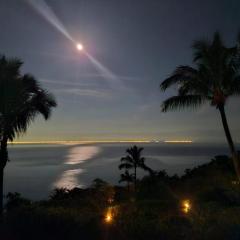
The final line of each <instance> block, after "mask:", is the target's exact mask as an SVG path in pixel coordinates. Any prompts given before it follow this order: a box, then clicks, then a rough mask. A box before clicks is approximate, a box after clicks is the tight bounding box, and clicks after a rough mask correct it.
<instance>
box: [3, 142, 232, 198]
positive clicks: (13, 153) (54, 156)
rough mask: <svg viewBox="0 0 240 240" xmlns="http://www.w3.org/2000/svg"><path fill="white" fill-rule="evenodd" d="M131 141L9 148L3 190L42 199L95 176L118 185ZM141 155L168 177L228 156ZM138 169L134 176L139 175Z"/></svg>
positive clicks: (207, 150) (217, 148)
mask: <svg viewBox="0 0 240 240" xmlns="http://www.w3.org/2000/svg"><path fill="white" fill-rule="evenodd" d="M131 145H133V144H131V143H104V144H103V143H101V144H81V145H10V146H9V158H10V162H8V164H7V167H6V169H5V179H4V191H5V193H8V192H19V193H21V194H22V195H23V196H24V197H27V198H30V199H33V200H39V199H46V198H47V197H48V196H49V194H50V193H51V191H52V189H54V188H56V187H67V188H73V187H75V186H80V187H87V186H89V185H90V184H91V182H92V181H93V180H94V179H95V178H101V179H103V180H105V181H108V182H109V183H112V184H117V183H118V180H119V175H120V170H119V169H118V165H119V163H120V158H121V157H123V156H124V155H125V151H126V148H128V147H130V146H131ZM137 145H138V146H141V147H144V151H143V156H144V157H145V158H146V164H147V165H148V166H149V167H151V168H152V169H154V170H163V169H165V170H166V171H167V172H168V173H169V174H170V175H172V174H175V173H176V174H179V175H181V174H183V173H184V170H185V169H186V168H192V167H194V166H197V165H200V164H203V163H206V162H209V161H210V160H211V159H212V158H213V157H214V156H215V155H221V154H228V148H227V145H212V144H196V143H192V144H166V143H144V144H139V143H138V144H137ZM143 174H144V173H143V172H142V171H139V176H143Z"/></svg>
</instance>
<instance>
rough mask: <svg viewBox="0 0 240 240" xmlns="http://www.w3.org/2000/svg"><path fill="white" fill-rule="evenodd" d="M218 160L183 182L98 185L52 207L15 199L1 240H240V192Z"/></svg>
mask: <svg viewBox="0 0 240 240" xmlns="http://www.w3.org/2000/svg"><path fill="white" fill-rule="evenodd" d="M238 183H239V182H238V181H236V175H235V173H234V167H233V164H232V161H231V160H230V159H229V158H228V157H227V156H216V157H215V158H214V159H213V160H212V161H211V162H210V163H208V164H204V165H201V166H199V167H196V168H194V169H191V170H190V169H188V170H186V172H185V174H184V175H183V176H181V177H178V176H176V175H175V176H168V175H167V174H166V172H165V171H159V172H151V173H149V174H147V175H146V176H145V177H143V178H142V179H141V180H137V182H136V188H135V187H134V185H135V182H133V183H131V184H129V186H126V187H123V186H111V185H110V184H108V183H106V182H104V181H103V180H101V179H95V180H94V181H93V183H92V185H91V186H90V187H89V188H86V189H81V188H74V189H71V190H68V189H55V190H54V191H53V192H52V194H51V195H50V197H49V199H48V200H46V201H38V202H32V201H30V200H28V199H25V198H23V197H21V195H20V194H18V193H9V194H8V195H7V203H6V205H5V213H4V215H3V219H2V224H1V235H0V236H1V239H11V240H19V239H51V240H52V239H59V240H60V239H98V240H101V239H115V240H117V239H229V240H234V239H240V186H239V184H238Z"/></svg>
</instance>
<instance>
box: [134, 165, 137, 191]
mask: <svg viewBox="0 0 240 240" xmlns="http://www.w3.org/2000/svg"><path fill="white" fill-rule="evenodd" d="M134 189H135V191H136V189H137V165H136V164H134Z"/></svg>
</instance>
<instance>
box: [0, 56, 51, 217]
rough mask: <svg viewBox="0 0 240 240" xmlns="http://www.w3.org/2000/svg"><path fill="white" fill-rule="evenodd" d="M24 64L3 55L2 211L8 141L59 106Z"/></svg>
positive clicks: (0, 94) (0, 83) (0, 111)
mask: <svg viewBox="0 0 240 240" xmlns="http://www.w3.org/2000/svg"><path fill="white" fill-rule="evenodd" d="M22 64H23V63H22V61H20V60H19V59H7V58H6V57H5V56H2V57H0V214H1V213H2V200H3V173H4V168H5V166H6V164H7V161H8V150H7V144H8V141H13V140H14V138H16V137H17V136H19V135H21V134H23V133H25V132H26V131H27V128H28V126H29V125H30V123H31V122H33V120H34V119H35V117H36V116H37V115H38V114H41V115H43V117H44V118H45V119H48V118H49V116H50V113H51V109H52V108H53V107H56V101H55V99H54V97H53V96H52V95H51V94H50V93H48V92H47V91H46V90H45V89H43V88H41V86H40V85H39V83H38V81H37V80H36V79H35V78H34V77H33V76H31V75H29V74H25V75H21V73H20V68H21V66H22Z"/></svg>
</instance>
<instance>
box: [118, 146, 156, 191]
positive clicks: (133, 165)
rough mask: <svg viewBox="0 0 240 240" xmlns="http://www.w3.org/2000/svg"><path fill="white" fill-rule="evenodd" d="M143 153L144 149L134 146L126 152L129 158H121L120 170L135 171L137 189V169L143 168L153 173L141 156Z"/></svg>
mask: <svg viewBox="0 0 240 240" xmlns="http://www.w3.org/2000/svg"><path fill="white" fill-rule="evenodd" d="M142 151H143V148H142V147H140V148H138V147H137V146H133V147H131V148H128V149H127V150H126V153H127V156H126V157H123V158H121V164H120V165H119V169H123V168H125V169H126V170H128V169H134V175H133V177H134V186H135V189H136V184H137V168H141V169H143V170H145V171H148V172H150V173H151V172H152V170H151V168H149V167H147V166H146V165H145V158H144V157H142V156H141V153H142Z"/></svg>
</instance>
